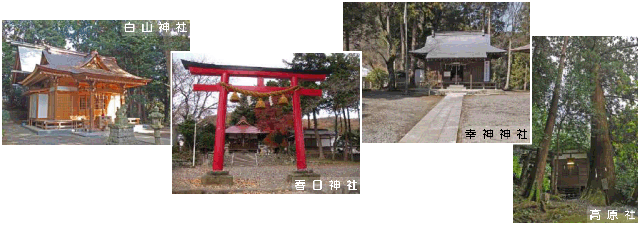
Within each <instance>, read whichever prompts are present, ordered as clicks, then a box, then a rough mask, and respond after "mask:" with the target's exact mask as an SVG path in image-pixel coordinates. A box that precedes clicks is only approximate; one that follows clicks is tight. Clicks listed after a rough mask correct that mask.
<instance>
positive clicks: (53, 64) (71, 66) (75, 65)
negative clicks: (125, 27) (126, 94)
mask: <svg viewBox="0 0 640 225" xmlns="http://www.w3.org/2000/svg"><path fill="white" fill-rule="evenodd" d="M20 48H22V49H20ZM25 49H26V48H25V47H22V46H19V52H20V56H21V59H20V60H21V64H22V67H23V68H24V67H25V66H27V68H30V71H29V72H31V73H30V74H29V75H28V76H27V77H26V78H24V80H22V81H21V82H19V83H20V84H22V85H30V84H33V83H35V82H38V81H40V80H42V79H44V78H46V75H43V74H42V72H47V73H53V74H62V75H68V76H71V77H73V78H75V79H78V80H99V81H103V82H108V81H115V80H119V81H126V82H130V86H129V87H132V86H140V85H145V84H146V83H148V82H149V81H151V79H146V78H142V77H138V76H135V75H133V74H130V73H129V72H127V71H125V70H123V69H122V68H120V66H118V63H117V62H116V59H115V58H114V57H106V56H102V55H99V54H98V53H97V52H96V51H94V52H92V53H83V52H76V51H71V50H65V49H59V48H55V47H51V46H44V47H43V49H38V48H31V50H30V51H26V50H25ZM21 50H22V51H21ZM38 51H39V52H40V53H38V54H39V55H40V57H34V56H33V54H35V53H36V52H38ZM22 52H24V55H25V58H24V59H23V58H22V55H23V54H22ZM27 56H29V57H27ZM34 58H38V59H39V61H38V62H37V63H35V64H31V63H32V62H33V61H34ZM22 60H25V62H29V63H26V65H25V63H23V62H22ZM31 66H33V68H31Z"/></svg>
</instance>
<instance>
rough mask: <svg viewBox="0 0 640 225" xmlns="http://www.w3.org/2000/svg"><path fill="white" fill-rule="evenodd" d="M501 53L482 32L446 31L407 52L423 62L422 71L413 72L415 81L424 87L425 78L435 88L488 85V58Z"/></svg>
mask: <svg viewBox="0 0 640 225" xmlns="http://www.w3.org/2000/svg"><path fill="white" fill-rule="evenodd" d="M504 52H506V51H505V50H502V49H499V48H496V47H493V46H491V36H490V35H489V34H485V33H484V32H483V31H447V32H439V33H433V35H431V36H428V37H427V40H426V44H425V46H424V47H422V48H420V49H417V50H413V51H410V53H411V54H412V55H413V56H414V57H417V58H418V59H419V60H422V61H423V63H424V64H423V65H425V68H424V69H423V70H421V71H417V72H416V73H415V74H416V75H417V76H416V77H415V82H416V84H417V86H424V85H425V84H426V82H427V79H426V77H432V79H436V80H437V85H436V87H440V88H445V87H448V86H449V85H452V84H457V85H464V86H466V87H467V88H473V87H475V88H478V87H486V86H491V87H495V85H496V84H495V83H494V82H492V79H491V72H490V68H491V59H496V58H499V57H500V56H502V54H503V53H504Z"/></svg>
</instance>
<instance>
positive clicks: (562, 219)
mask: <svg viewBox="0 0 640 225" xmlns="http://www.w3.org/2000/svg"><path fill="white" fill-rule="evenodd" d="M539 207H540V206H539V204H538V203H535V202H532V201H528V200H525V199H524V198H522V197H520V196H518V195H514V196H513V222H514V223H637V222H638V207H637V206H629V205H621V204H615V203H614V205H611V206H594V205H591V204H589V202H587V201H585V200H582V199H560V198H557V197H556V198H555V200H550V201H548V202H547V203H546V209H547V210H546V212H542V211H540V208H539ZM590 210H600V211H599V212H598V214H599V215H600V220H597V218H593V220H590V216H591V215H592V212H591V211H590ZM609 210H616V213H617V216H616V217H615V218H614V217H613V216H612V217H609ZM625 211H634V212H635V213H634V214H633V216H632V217H631V214H629V213H627V212H625ZM612 215H613V214H612ZM627 216H629V217H627ZM628 218H635V219H628ZM611 219H613V220H611Z"/></svg>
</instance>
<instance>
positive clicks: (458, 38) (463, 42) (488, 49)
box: [411, 31, 505, 59]
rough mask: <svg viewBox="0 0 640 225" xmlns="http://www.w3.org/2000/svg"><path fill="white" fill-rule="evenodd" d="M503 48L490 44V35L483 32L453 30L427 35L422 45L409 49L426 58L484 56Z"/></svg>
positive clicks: (499, 51)
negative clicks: (415, 48) (425, 41)
mask: <svg viewBox="0 0 640 225" xmlns="http://www.w3.org/2000/svg"><path fill="white" fill-rule="evenodd" d="M502 52H505V50H502V49H499V48H496V47H493V46H491V37H490V36H489V35H488V34H484V33H483V32H474V31H453V32H443V33H436V34H435V36H429V37H427V43H426V44H425V46H424V47H422V48H420V49H417V50H414V51H411V53H413V54H423V55H426V58H427V59H438V58H486V57H487V53H502Z"/></svg>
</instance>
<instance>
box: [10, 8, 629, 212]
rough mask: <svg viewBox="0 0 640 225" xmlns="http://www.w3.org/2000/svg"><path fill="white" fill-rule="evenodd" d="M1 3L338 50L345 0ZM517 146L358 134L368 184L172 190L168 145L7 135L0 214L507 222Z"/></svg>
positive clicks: (540, 26)
mask: <svg viewBox="0 0 640 225" xmlns="http://www.w3.org/2000/svg"><path fill="white" fill-rule="evenodd" d="M231 2H233V3H231ZM631 2H633V1H626V2H616V1H580V2H574V3H572V2H564V1H534V2H532V3H531V19H532V21H531V33H532V35H634V36H638V34H639V32H638V27H639V26H638V19H639V18H638V5H637V3H631ZM1 11H2V15H1V17H2V19H3V20H5V19H189V20H191V50H193V51H198V52H216V53H220V54H224V53H225V52H232V51H242V52H245V53H246V54H251V53H252V52H260V51H279V52H336V51H340V50H342V3H341V2H339V1H315V2H303V1H293V2H287V3H284V2H283V3H279V2H275V1H268V2H267V1H265V2H262V1H248V2H242V3H240V2H235V1H228V3H218V2H215V1H193V2H192V1H153V2H148V3H135V2H134V1H122V2H118V1H97V2H96V1H75V2H72V1H47V2H37V1H6V2H3V3H2V10H1ZM533 85H535V82H534V83H533ZM511 156H512V150H511V145H510V144H362V156H361V158H362V160H361V181H362V193H361V194H360V195H172V194H171V149H170V147H169V146H162V147H156V146H142V147H140V146H135V147H134V146H118V147H112V146H2V147H1V150H0V224H205V223H206V224H221V223H242V224H244V223H252V224H274V223H278V224H292V223H296V224H308V223H312V224H360V223H364V224H415V223H427V224H449V223H452V224H479V223H483V224H509V223H511V222H512V185H511V183H512V180H511V177H512V173H511V171H512V163H511V162H512V159H511Z"/></svg>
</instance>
